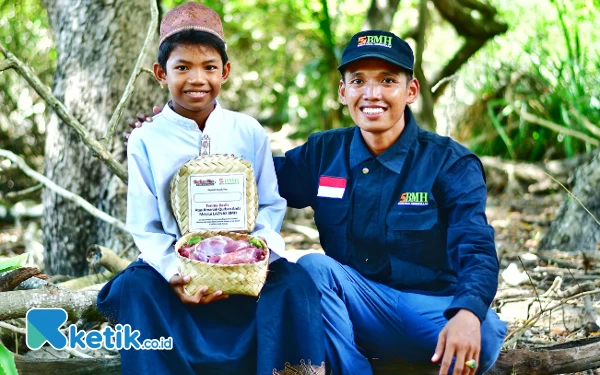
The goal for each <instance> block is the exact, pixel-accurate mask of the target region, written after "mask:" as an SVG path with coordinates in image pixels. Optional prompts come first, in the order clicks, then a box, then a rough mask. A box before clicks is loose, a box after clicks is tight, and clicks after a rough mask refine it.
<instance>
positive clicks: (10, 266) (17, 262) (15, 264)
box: [0, 254, 27, 272]
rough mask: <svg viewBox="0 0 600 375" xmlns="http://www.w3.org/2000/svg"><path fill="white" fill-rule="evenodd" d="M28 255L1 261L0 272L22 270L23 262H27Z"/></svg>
mask: <svg viewBox="0 0 600 375" xmlns="http://www.w3.org/2000/svg"><path fill="white" fill-rule="evenodd" d="M26 257H27V255H26V254H21V255H17V256H14V257H12V258H8V259H3V260H0V272H6V271H11V270H16V269H17V268H21V266H22V265H23V262H25V258H26Z"/></svg>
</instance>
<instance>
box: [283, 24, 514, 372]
mask: <svg viewBox="0 0 600 375" xmlns="http://www.w3.org/2000/svg"><path fill="white" fill-rule="evenodd" d="M413 65H414V57H413V52H412V50H411V48H410V46H409V45H408V44H407V43H406V42H405V41H404V40H402V39H400V38H398V37H397V36H396V35H394V34H392V33H389V32H384V31H377V30H369V31H363V32H360V33H358V34H356V35H354V37H352V39H351V40H350V43H349V44H348V45H347V47H346V48H345V49H344V52H343V54H342V63H341V65H340V66H339V67H338V69H339V71H340V73H341V74H342V79H341V81H340V86H339V99H340V101H341V102H342V104H344V105H346V106H348V109H349V111H350V115H351V116H352V119H353V121H354V123H355V124H356V126H354V127H350V128H344V129H337V130H332V131H327V132H323V133H317V134H313V135H311V136H310V137H309V139H308V141H307V142H306V143H305V144H304V145H302V146H300V147H298V148H295V149H293V150H291V151H289V152H287V153H286V155H285V157H282V158H275V164H276V171H277V177H278V182H279V190H280V194H281V196H282V197H284V198H286V199H287V201H288V205H289V206H291V207H296V208H302V207H307V206H311V207H312V208H313V209H314V211H315V223H316V224H317V228H318V230H319V233H320V238H321V244H322V246H323V249H324V250H325V253H326V255H321V254H310V255H306V256H304V257H302V258H300V260H299V261H298V263H299V264H301V265H302V266H303V267H304V268H305V269H306V270H307V271H308V272H309V273H310V275H311V276H312V278H313V280H314V281H315V282H316V284H317V286H318V288H319V289H320V291H321V294H322V299H321V305H322V308H323V315H324V321H325V329H326V346H327V357H328V362H329V365H330V366H331V369H332V370H333V373H334V374H336V375H346V374H361V375H367V374H372V370H371V366H370V365H369V362H368V360H367V358H404V359H406V360H410V361H430V360H431V361H433V362H440V363H441V366H440V374H447V373H450V371H452V373H453V374H455V375H457V374H463V375H472V374H475V373H477V374H481V373H484V372H485V371H487V370H488V369H489V368H490V367H491V366H492V365H493V364H494V362H495V360H496V359H497V357H498V354H499V352H500V347H501V345H502V340H503V338H504V335H505V333H506V325H505V324H504V323H503V322H502V321H500V320H499V318H498V316H497V315H496V314H495V313H494V312H493V311H492V310H491V309H490V308H489V306H490V303H491V302H492V299H493V298H494V295H495V293H496V288H497V283H498V259H497V255H496V249H495V245H494V232H493V229H492V228H491V227H490V226H489V225H488V223H487V218H486V215H485V204H486V186H485V176H484V172H483V168H482V165H481V163H480V161H479V159H478V158H477V157H476V156H475V155H474V154H472V153H471V152H470V151H469V150H468V149H466V148H464V147H463V146H461V145H459V144H458V143H456V142H455V141H453V140H452V139H450V138H447V137H441V136H438V135H437V134H434V133H430V132H426V131H423V130H421V129H420V128H419V127H418V125H417V123H416V121H415V118H414V117H413V114H412V112H411V110H410V108H409V107H408V106H407V105H409V104H412V103H414V102H415V101H416V100H417V98H418V95H419V83H418V81H417V80H416V79H414V78H413V76H412V73H413Z"/></svg>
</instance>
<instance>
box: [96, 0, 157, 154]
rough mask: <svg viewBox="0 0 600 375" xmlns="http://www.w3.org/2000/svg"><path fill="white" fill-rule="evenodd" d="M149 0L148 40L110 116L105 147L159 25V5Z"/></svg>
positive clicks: (112, 134) (104, 141) (131, 92)
mask: <svg viewBox="0 0 600 375" xmlns="http://www.w3.org/2000/svg"><path fill="white" fill-rule="evenodd" d="M149 2H150V15H151V17H150V25H149V26H148V33H147V34H146V40H144V45H143V46H142V50H141V52H140V54H139V55H138V59H137V61H136V63H135V66H134V68H133V72H132V73H131V77H130V78H129V82H127V86H126V87H125V91H124V92H123V96H121V100H120V101H119V104H117V108H116V109H115V112H114V113H113V115H112V116H111V118H110V121H109V122H108V127H107V129H106V132H105V133H104V137H103V138H102V143H103V145H104V147H106V146H107V145H108V142H110V140H111V139H112V138H113V136H114V135H115V129H116V127H117V124H118V123H119V121H120V120H121V116H122V115H123V110H124V108H125V104H127V101H128V100H129V98H130V97H131V94H133V88H134V84H135V81H136V79H137V77H138V76H139V75H140V73H141V72H142V63H143V60H144V57H145V56H146V54H147V53H148V50H149V49H150V43H151V42H152V39H153V37H154V34H155V32H156V27H157V25H158V7H157V4H156V0H150V1H149Z"/></svg>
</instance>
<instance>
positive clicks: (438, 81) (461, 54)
mask: <svg viewBox="0 0 600 375" xmlns="http://www.w3.org/2000/svg"><path fill="white" fill-rule="evenodd" d="M485 42H487V39H474V38H471V39H467V40H465V43H464V44H463V45H462V47H461V48H460V49H459V50H458V51H457V52H456V54H455V55H454V57H452V60H450V61H449V62H448V63H447V64H446V66H444V68H443V69H442V70H441V71H440V72H439V73H437V74H436V75H435V76H434V77H433V79H432V80H431V85H432V86H435V87H436V89H435V91H434V92H433V101H434V103H435V102H437V100H438V99H439V98H440V96H442V94H443V93H444V90H445V89H446V87H447V86H448V84H449V83H450V82H451V80H444V78H446V77H450V76H452V75H453V74H455V73H456V72H457V71H458V70H459V69H460V68H461V67H462V66H463V65H464V64H465V63H466V62H467V61H468V60H469V59H470V58H471V56H473V55H474V54H475V53H476V52H477V51H479V49H480V48H481V47H483V45H484V44H485Z"/></svg>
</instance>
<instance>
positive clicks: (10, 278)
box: [0, 267, 42, 292]
mask: <svg viewBox="0 0 600 375" xmlns="http://www.w3.org/2000/svg"><path fill="white" fill-rule="evenodd" d="M40 273H42V271H41V270H40V269H39V268H38V267H21V268H17V269H16V270H12V271H9V272H5V273H2V274H1V275H0V292H7V291H9V290H13V289H14V288H15V287H16V286H17V285H19V284H21V283H22V282H23V281H25V280H27V279H29V278H30V277H33V276H35V275H39V274H40Z"/></svg>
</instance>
